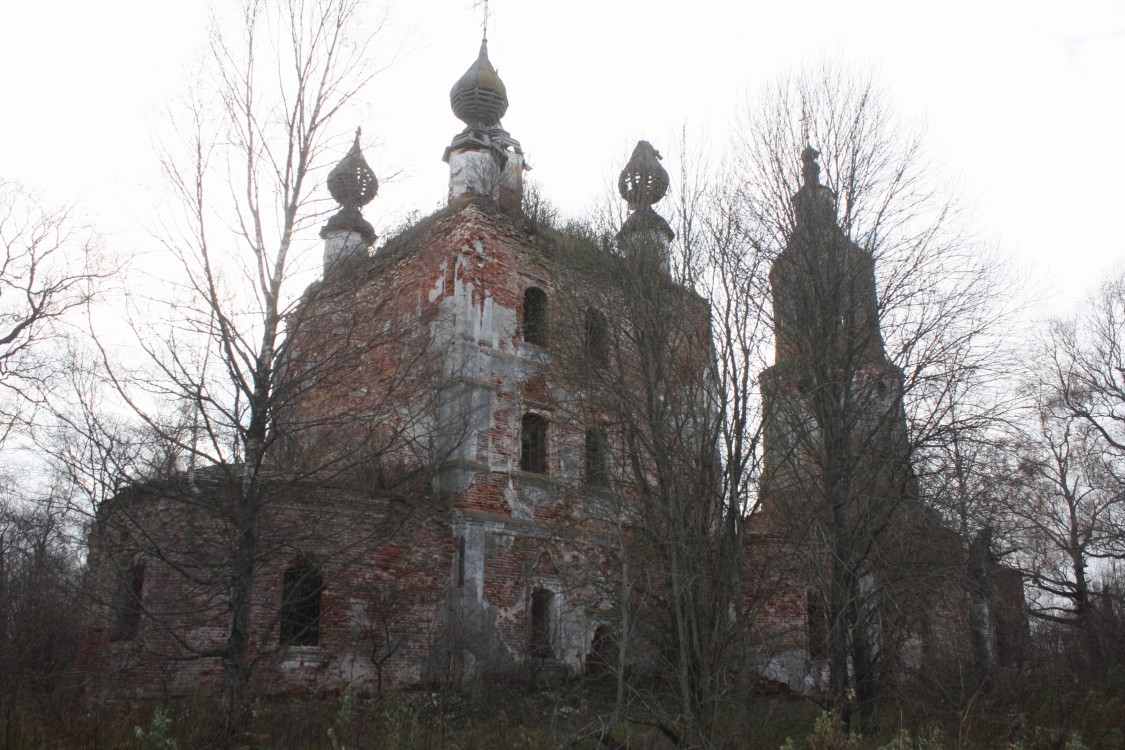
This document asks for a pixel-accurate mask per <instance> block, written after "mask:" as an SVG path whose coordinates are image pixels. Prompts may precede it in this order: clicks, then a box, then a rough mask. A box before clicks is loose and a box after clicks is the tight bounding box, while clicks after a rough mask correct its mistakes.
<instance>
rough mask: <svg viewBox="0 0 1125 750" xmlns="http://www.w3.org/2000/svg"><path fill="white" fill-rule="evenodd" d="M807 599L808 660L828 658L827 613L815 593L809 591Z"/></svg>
mask: <svg viewBox="0 0 1125 750" xmlns="http://www.w3.org/2000/svg"><path fill="white" fill-rule="evenodd" d="M807 598H808V618H809V622H808V630H809V632H808V641H809V643H808V647H809V658H810V659H825V658H827V657H828V613H827V612H826V611H825V608H824V606H823V602H822V601H821V599H820V596H818V595H817V593H816V592H815V591H809V592H808V597H807Z"/></svg>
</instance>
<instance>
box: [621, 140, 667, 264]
mask: <svg viewBox="0 0 1125 750" xmlns="http://www.w3.org/2000/svg"><path fill="white" fill-rule="evenodd" d="M660 159H661V156H660V152H658V151H657V150H656V149H655V148H653V147H652V144H651V143H649V142H648V141H639V142H638V143H637V147H636V148H635V149H633V155H632V156H631V157H630V158H629V162H628V163H627V164H626V165H625V169H623V170H621V177H620V178H619V179H618V180H617V189H618V190H619V191H621V197H622V198H624V199H625V201H626V202H627V203H628V204H629V211H630V213H629V218H628V219H626V220H625V223H624V224H623V225H622V226H621V231H620V232H618V239H619V240H621V241H623V242H625V241H627V238H633V239H632V240H628V241H629V242H630V243H631V244H634V245H637V248H635V249H640V248H648V249H649V250H652V249H654V248H653V247H650V246H652V245H653V242H652V240H653V239H654V238H659V239H658V241H657V243H656V244H659V245H661V253H660V255H661V256H662V258H661V260H662V262H664V263H666V262H667V258H666V256H667V243H669V242H671V241H672V239H673V238H674V237H675V236H676V235H675V233H674V232H673V231H672V228H671V227H670V226H668V222H667V221H666V220H665V219H664V217H663V216H661V215H660V214H658V213H656V211H653V210H652V204H653V203H656V202H657V201H659V200H660V199H661V198H663V197H664V194H665V193H667V192H668V172H667V171H665V169H664V167H662V166H660Z"/></svg>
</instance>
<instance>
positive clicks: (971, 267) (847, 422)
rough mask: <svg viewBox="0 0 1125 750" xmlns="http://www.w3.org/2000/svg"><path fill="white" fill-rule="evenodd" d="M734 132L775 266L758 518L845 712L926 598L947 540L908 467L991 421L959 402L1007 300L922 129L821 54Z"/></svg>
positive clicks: (979, 405) (745, 193)
mask: <svg viewBox="0 0 1125 750" xmlns="http://www.w3.org/2000/svg"><path fill="white" fill-rule="evenodd" d="M742 132H743V133H745V138H744V140H743V142H742V143H741V144H740V151H739V157H740V161H739V170H740V173H741V174H742V175H743V176H744V182H743V186H742V187H741V189H740V191H739V193H738V197H739V199H740V200H741V207H742V211H743V214H744V216H745V217H746V222H747V227H748V228H747V234H748V235H749V236H750V237H751V239H752V242H753V246H754V248H755V250H756V251H758V252H760V253H763V254H765V255H766V256H767V257H769V258H771V259H772V262H773V267H772V270H771V273H770V277H769V292H770V293H771V294H772V297H773V326H774V329H775V339H776V347H777V354H776V358H775V364H774V366H773V367H771V368H770V370H768V371H767V372H766V373H764V374H763V383H762V388H763V396H764V398H765V403H766V433H765V437H766V442H765V454H766V455H765V458H766V466H765V476H764V478H763V493H764V497H763V503H764V505H765V506H766V509H767V510H771V508H770V506H772V511H773V512H772V513H770V514H767V515H766V516H764V517H763V518H764V519H767V520H768V519H769V518H771V517H772V518H774V519H777V518H781V517H783V518H784V519H785V521H784V524H783V525H784V526H786V527H787V530H786V531H785V534H786V535H787V536H789V537H790V538H791V539H792V540H793V541H794V542H795V544H796V548H797V549H799V550H801V551H802V557H803V559H804V561H805V563H804V565H805V570H804V572H803V574H802V575H804V576H807V577H808V578H807V580H808V582H809V586H810V597H811V599H810V601H811V600H813V599H815V600H816V602H817V604H818V606H817V607H816V608H815V609H816V610H817V612H818V613H823V617H824V623H825V624H824V628H825V629H826V633H827V637H826V648H827V654H826V655H827V661H828V666H829V695H830V700H831V702H832V703H833V705H835V706H836V707H837V708H838V709H840V710H842V711H843V712H844V714H845V717H846V716H847V714H848V713H849V711H850V710H851V707H853V706H854V705H855V703H854V702H853V701H857V702H858V703H859V704H860V705H865V706H869V705H870V702H871V701H872V700H873V699H874V697H875V696H876V694H877V684H878V676H879V673H880V671H881V670H885V669H889V668H890V667H891V663H892V662H893V661H894V658H895V655H896V654H897V653H899V651H900V647H901V646H903V645H905V644H904V641H903V639H904V638H905V637H906V634H907V633H908V632H909V631H910V630H911V629H914V628H916V627H917V626H918V625H919V623H918V622H917V621H912V620H913V619H914V618H916V617H917V616H919V614H920V613H921V612H923V611H925V609H926V607H925V606H920V607H909V606H907V605H908V603H910V602H920V601H925V600H927V599H932V597H930V596H927V594H928V593H931V592H933V591H934V590H935V588H936V587H935V586H934V582H935V581H937V580H939V572H940V571H939V570H938V567H937V563H938V561H939V560H940V559H941V558H948V557H950V555H949V554H948V553H947V552H944V551H943V548H945V547H952V548H954V549H956V548H957V547H958V546H959V542H958V540H957V539H956V538H955V537H950V536H949V535H948V534H947V533H946V532H945V531H943V530H942V528H941V524H940V523H939V519H938V516H937V515H936V514H934V513H932V512H930V511H929V510H927V508H928V506H927V505H926V504H923V503H922V502H921V500H922V498H921V497H920V491H919V485H918V481H917V477H916V474H915V472H914V469H913V464H914V462H915V461H916V460H917V459H919V458H920V457H921V456H922V455H923V454H924V452H925V451H926V450H927V449H929V448H930V447H934V446H941V445H944V444H947V442H948V440H949V438H950V436H951V435H953V434H954V433H956V432H957V431H959V430H964V429H966V427H967V426H968V425H972V424H976V423H979V424H981V425H987V424H988V423H989V422H990V420H992V419H994V418H995V414H996V410H995V403H994V401H992V400H990V399H975V398H973V397H971V395H970V397H968V398H966V394H968V393H969V391H970V388H969V387H968V386H969V385H971V383H972V382H976V381H979V380H981V379H986V378H987V377H988V375H989V373H990V372H991V371H992V369H993V368H994V367H995V365H994V363H993V361H992V360H991V359H990V357H991V356H992V354H993V353H994V352H995V351H996V348H995V347H994V344H995V342H996V339H995V338H990V334H991V333H992V332H993V331H994V330H995V326H996V325H997V323H998V322H999V321H1000V320H1002V319H1003V318H1002V313H1003V312H1004V310H1005V308H1004V307H1003V306H1001V307H999V308H997V307H996V306H995V305H996V303H997V301H998V299H999V291H1000V287H999V284H998V283H997V282H996V275H995V273H994V269H993V268H992V267H991V266H990V261H989V259H988V258H987V257H986V256H985V255H982V254H980V253H979V252H978V248H977V247H976V244H975V243H973V242H972V241H971V238H970V237H969V236H967V235H966V233H965V231H964V230H963V228H962V226H961V224H960V223H959V219H960V216H959V212H958V210H957V205H956V203H955V202H954V201H952V200H950V199H948V198H946V197H944V196H943V194H942V191H941V190H940V189H939V188H938V186H937V176H936V175H935V174H934V172H933V171H932V170H930V169H929V168H928V165H927V164H926V163H925V160H924V158H923V152H922V142H921V138H920V137H919V136H918V135H917V134H912V133H911V132H910V131H909V130H908V129H906V128H903V127H902V125H901V123H900V122H899V119H898V118H896V117H895V115H894V113H893V112H892V111H891V110H890V108H889V107H888V106H887V105H886V104H885V103H884V102H883V101H882V100H881V99H880V97H879V95H878V92H877V90H876V88H875V86H874V85H873V84H872V82H871V81H870V80H865V79H863V78H860V77H853V76H851V75H849V74H846V73H843V72H841V71H839V70H835V69H832V68H831V67H830V66H824V67H822V68H821V69H820V70H815V71H813V72H812V73H810V74H805V75H803V76H796V77H793V78H790V79H785V80H783V81H781V82H780V83H779V84H777V85H776V87H774V88H773V89H771V90H770V91H769V92H768V93H767V94H766V96H765V97H764V98H763V99H762V100H761V101H759V102H757V103H756V105H755V108H754V109H752V110H751V112H750V113H749V114H748V116H747V121H746V127H745V128H744V129H743V131H742ZM813 145H815V146H816V149H813V148H812V146H813ZM817 150H819V152H818V151H817ZM798 154H801V155H802V159H801V160H798V159H797V158H796V157H797V155H798ZM821 154H823V156H824V158H823V159H822V160H819V161H818V157H819V156H820V155H821ZM822 172H823V177H822ZM822 179H823V181H824V183H825V184H822V182H821V181H822ZM760 289H761V293H762V294H763V296H764V294H765V292H766V290H765V288H764V285H763V287H760ZM952 557H954V558H959V557H961V555H960V554H954V555H952ZM931 611H932V609H931ZM810 614H811V612H810Z"/></svg>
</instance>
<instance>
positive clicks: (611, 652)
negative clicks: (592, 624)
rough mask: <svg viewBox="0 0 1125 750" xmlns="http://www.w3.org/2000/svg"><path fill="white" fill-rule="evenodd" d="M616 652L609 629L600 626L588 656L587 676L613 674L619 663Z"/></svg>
mask: <svg viewBox="0 0 1125 750" xmlns="http://www.w3.org/2000/svg"><path fill="white" fill-rule="evenodd" d="M616 651H617V647H616V646H615V645H614V642H613V635H611V634H610V632H609V628H607V627H606V626H605V625H599V626H598V627H597V629H596V630H595V631H594V639H593V640H592V641H591V642H590V651H589V653H587V654H586V674H588V675H591V676H597V675H602V674H606V673H608V672H611V671H612V670H613V667H614V665H615V664H616V663H617V659H616Z"/></svg>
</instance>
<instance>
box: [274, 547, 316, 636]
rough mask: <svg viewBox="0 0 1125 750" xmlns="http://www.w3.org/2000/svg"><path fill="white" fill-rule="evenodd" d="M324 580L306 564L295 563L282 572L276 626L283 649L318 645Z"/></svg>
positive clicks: (314, 569) (313, 568)
mask: <svg viewBox="0 0 1125 750" xmlns="http://www.w3.org/2000/svg"><path fill="white" fill-rule="evenodd" d="M322 593H324V579H323V578H322V577H321V575H320V571H319V570H317V569H316V568H315V567H313V566H312V565H309V564H308V563H298V564H296V565H294V566H293V567H291V568H289V569H288V570H286V571H285V576H284V578H283V580H282V589H281V620H280V623H279V625H278V635H279V641H280V642H281V645H282V646H317V645H319V644H320V595H321V594H322Z"/></svg>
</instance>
